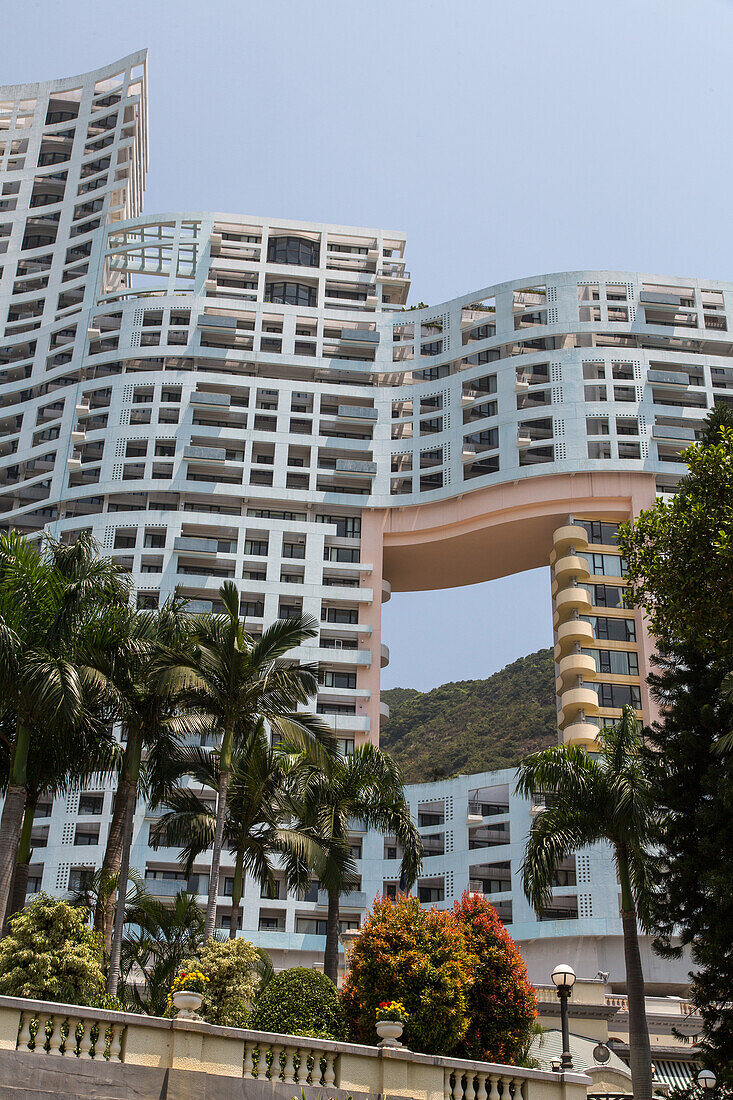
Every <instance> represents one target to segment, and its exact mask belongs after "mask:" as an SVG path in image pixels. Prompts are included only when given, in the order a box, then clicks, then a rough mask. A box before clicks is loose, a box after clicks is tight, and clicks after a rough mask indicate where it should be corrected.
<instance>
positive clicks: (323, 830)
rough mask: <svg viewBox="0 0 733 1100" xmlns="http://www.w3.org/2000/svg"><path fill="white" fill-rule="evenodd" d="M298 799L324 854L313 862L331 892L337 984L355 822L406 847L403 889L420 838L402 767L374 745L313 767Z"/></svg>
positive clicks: (329, 925)
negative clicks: (343, 904) (342, 901)
mask: <svg viewBox="0 0 733 1100" xmlns="http://www.w3.org/2000/svg"><path fill="white" fill-rule="evenodd" d="M294 804H295V805H297V806H298V818H299V823H300V826H301V828H303V829H305V830H306V831H307V832H308V834H309V835H311V836H312V837H313V839H314V840H316V841H317V842H318V845H319V847H320V848H321V850H322V853H323V854H322V856H320V857H316V859H315V860H314V861H313V867H314V871H315V872H316V874H317V875H318V880H319V883H320V885H321V887H322V888H323V889H324V890H325V891H326V892H327V894H328V917H327V920H326V949H325V953H324V957H323V971H324V973H325V974H326V975H327V976H328V977H329V978H331V980H332V981H333V982H334V984H335V983H336V980H337V977H338V937H339V910H340V898H341V895H342V894H347V893H350V892H351V891H352V890H354V889H356V888H357V886H358V884H359V878H358V874H357V867H356V862H355V860H354V857H353V855H352V852H351V846H350V843H349V834H350V832H351V831H352V830H353V827H354V822H358V823H361V824H362V825H363V826H364V827H366V828H367V829H377V830H379V831H380V832H382V833H389V834H392V835H394V836H395V837H396V839H397V842H398V844H399V846H400V847H401V848H402V865H401V884H402V886H403V888H404V889H409V888H410V886H411V885H412V884H413V882H414V881H415V879H416V878H417V876H418V874H419V873H420V867H421V865H422V842H421V840H420V835H419V833H418V831H417V827H416V825H415V823H414V822H413V820H412V818H411V817H410V809H409V806H408V805H407V803H406V802H405V797H404V793H403V790H402V775H401V773H400V769H399V766H398V765H397V764H396V763H395V761H394V760H392V758H391V757H390V756H388V755H387V753H386V752H383V751H382V750H381V749H378V748H376V747H375V746H374V745H363V746H361V747H360V748H358V749H356V750H355V751H354V752H353V753H351V754H350V755H349V756H340V757H338V758H336V759H335V760H332V761H331V763H330V765H329V766H327V767H326V768H313V769H309V770H308V773H307V774H306V776H305V778H304V779H303V780H301V781H300V782H299V783H298V784H297V795H296V801H295V802H294Z"/></svg>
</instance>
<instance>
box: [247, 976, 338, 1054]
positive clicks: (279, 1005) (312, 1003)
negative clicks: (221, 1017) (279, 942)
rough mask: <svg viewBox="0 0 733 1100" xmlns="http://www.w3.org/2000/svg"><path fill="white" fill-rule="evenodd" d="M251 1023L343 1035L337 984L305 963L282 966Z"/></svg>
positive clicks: (286, 1031)
mask: <svg viewBox="0 0 733 1100" xmlns="http://www.w3.org/2000/svg"><path fill="white" fill-rule="evenodd" d="M249 1027H251V1028H252V1030H253V1031H275V1032H277V1033H278V1034H279V1035H307V1036H309V1037H310V1038H313V1039H343V1038H344V1034H345V1030H344V1021H343V1017H342V1015H341V1009H340V1007H339V997H338V993H337V991H336V986H335V985H334V984H333V982H332V981H331V979H330V978H327V977H326V975H325V974H321V973H320V971H318V970H308V969H307V967H305V966H294V967H292V969H290V970H282V971H281V972H280V973H279V974H276V975H275V977H274V978H272V979H271V980H270V981H269V982H268V984H267V985H266V986H265V988H264V989H263V991H262V993H261V994H260V996H259V998H258V1000H257V1004H256V1005H255V1007H254V1011H253V1012H252V1016H251V1018H250V1022H249Z"/></svg>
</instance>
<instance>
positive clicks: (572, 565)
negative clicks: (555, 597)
mask: <svg viewBox="0 0 733 1100" xmlns="http://www.w3.org/2000/svg"><path fill="white" fill-rule="evenodd" d="M554 573H555V580H556V582H557V586H558V588H567V586H568V584H569V583H570V582H571V581H572V580H584V581H585V580H588V578H589V576H590V566H589V565H588V562H587V561H586V559H585V558H581V557H578V556H577V555H574V554H568V555H566V556H565V557H564V558H559V559H558V560H557V561H556V562H555V566H554Z"/></svg>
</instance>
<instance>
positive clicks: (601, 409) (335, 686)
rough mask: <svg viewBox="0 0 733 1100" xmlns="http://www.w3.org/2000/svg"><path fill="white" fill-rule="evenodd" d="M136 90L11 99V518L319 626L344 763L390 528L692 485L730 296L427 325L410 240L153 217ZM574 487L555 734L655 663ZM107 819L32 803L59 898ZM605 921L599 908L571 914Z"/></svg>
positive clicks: (503, 877) (280, 923)
mask: <svg viewBox="0 0 733 1100" xmlns="http://www.w3.org/2000/svg"><path fill="white" fill-rule="evenodd" d="M145 78H146V60H145V54H144V53H140V54H134V55H132V56H130V57H128V58H126V59H124V60H123V61H121V62H119V63H117V64H116V65H112V66H109V67H107V68H106V69H101V70H98V71H96V72H94V73H90V74H87V75H85V76H82V77H78V78H70V79H68V80H62V81H57V82H53V83H49V84H42V85H24V86H20V87H14V88H0V526H2V527H3V528H6V529H7V528H9V527H18V528H21V529H23V530H26V531H27V532H29V533H33V532H40V531H43V530H46V531H49V532H51V533H52V534H53V535H55V536H57V537H60V538H62V539H66V540H72V539H73V538H75V537H76V536H77V535H78V533H79V532H80V531H82V530H89V531H91V532H92V533H93V534H94V535H95V537H96V538H97V539H98V541H99V543H100V545H101V547H102V548H103V550H104V552H105V553H109V554H111V555H113V556H114V557H115V558H117V559H118V560H119V561H120V562H121V563H122V564H123V565H124V566H125V567H126V568H127V569H129V571H130V573H131V575H132V577H133V580H134V585H135V589H136V593H137V600H138V603H139V604H140V606H145V607H155V606H158V605H159V604H160V603H161V602H162V601H163V600H164V599H165V598H166V596H168V595H169V594H171V593H172V592H173V590H174V588H175V587H176V586H178V587H179V588H180V589H181V590H182V592H183V594H184V595H186V596H187V597H188V598H189V599H190V600H191V602H192V603H191V606H192V607H193V609H194V610H216V609H217V607H218V603H217V589H218V587H219V586H220V584H221V582H222V580H223V579H225V578H231V579H232V580H234V581H235V582H236V584H237V586H238V588H239V590H240V596H241V611H242V614H243V615H245V617H246V619H247V623H248V626H249V628H250V629H251V630H252V631H253V632H254V633H257V632H258V631H260V630H261V629H262V627H263V625H264V624H265V623H266V622H268V621H271V620H272V619H273V618H275V617H276V616H278V615H287V614H291V613H293V612H296V611H298V612H300V611H302V612H303V613H305V614H308V615H311V616H313V617H314V618H315V619H316V620H317V621H318V622H319V623H320V631H319V636H318V637H317V638H316V639H314V640H313V643H312V644H311V645H308V646H305V647H303V650H302V652H301V653H299V654H298V656H300V657H302V658H304V659H308V660H314V661H317V662H318V665H319V669H320V674H319V679H320V685H319V692H318V698H317V703H316V706H317V709H318V712H319V713H320V714H321V715H323V716H324V717H325V718H326V720H327V721H328V722H329V723H331V724H332V725H333V727H334V729H335V731H336V734H337V736H338V737H339V739H340V741H341V744H342V748H343V750H344V751H349V750H350V749H351V748H352V747H353V746H354V745H355V744H359V743H360V742H363V741H364V740H367V739H369V740H372V741H376V740H377V739H378V735H379V720H380V716H383V714H384V713H385V711H386V708H383V707H382V706H381V705H380V701H379V673H380V669H381V668H382V667H384V665H385V664H386V663H387V662H388V660H389V654H388V651H387V648H386V646H385V645H384V644H383V643H382V641H381V603H382V602H383V601H384V600H385V599H387V598H389V594H390V580H389V576H387V575H386V573H387V572H388V571H387V570H385V568H384V562H383V552H382V544H381V535H380V531H381V527H380V524H382V523H383V520H384V517H385V516H388V515H389V514H391V513H393V512H395V513H396V512H397V511H400V512H402V511H405V510H409V509H410V508H411V507H420V506H423V505H431V504H440V503H441V502H453V501H461V500H463V499H464V498H465V497H466V496H467V495H469V494H472V493H474V492H475V491H479V490H485V489H489V488H491V487H494V486H507V487H509V486H516V485H521V484H525V483H528V482H529V481H530V479H536V485H537V486H538V490H539V487H540V486H541V485H542V484H543V482H542V479H544V478H548V477H549V476H551V475H568V478H571V477H573V476H575V475H577V474H593V473H595V472H599V473H604V472H613V473H617V474H621V475H624V474H628V475H629V476H631V475H643V476H645V477H647V478H648V479H650V482H651V484H652V485H653V487H655V488H656V490H657V491H659V492H662V493H666V492H672V491H674V488H675V485H676V483H677V481H678V480H679V477H680V476H681V474H682V473H683V471H684V464H683V462H682V460H681V457H680V453H681V451H682V450H683V449H684V447H685V446H687V445H688V444H689V443H690V442H692V441H694V439H695V438H696V437H697V435H698V434H699V432H700V428H701V425H702V421H703V418H704V416H705V414H706V412H707V410H708V408H710V407H711V406H712V404H713V403H714V402H716V401H717V402H724V401H730V400H731V389H732V388H733V341H732V340H731V338H730V335H729V326H728V322H727V318H728V316H729V313H730V311H731V309H733V284H729V283H721V282H716V281H713V280H686V279H677V278H667V277H665V278H663V279H662V278H658V277H655V276H645V275H639V274H632V273H622V272H566V273H562V274H554V275H546V276H541V277H537V278H534V279H531V280H528V281H526V280H525V281H518V280H517V281H513V282H508V283H503V284H499V285H496V286H492V287H486V288H483V289H481V290H478V291H475V292H473V293H471V294H468V295H463V296H462V297H459V298H456V299H454V300H452V301H450V302H446V303H443V304H440V305H438V306H434V307H425V308H421V309H407V308H406V302H407V297H408V291H409V287H410V273H409V272H408V271H407V270H406V268H405V258H404V254H405V240H404V237H403V236H402V235H400V234H399V233H394V232H387V231H383V230H379V229H368V228H359V227H349V226H334V225H326V224H317V223H310V222H294V221H283V220H271V219H263V218H255V217H240V216H235V215H222V214H214V213H184V214H168V215H162V216H141V199H142V192H143V185H144V179H145V172H146V168H147V130H146V125H147V124H146V111H147V99H146V85H145ZM568 484H569V482H568ZM570 496H571V494H569V495H568V503H567V504H566V505H565V506H564V509H561V510H560V511H561V513H562V514H558V516H557V527H556V533H555V538H554V540H550V541H549V542H548V544H547V546H545V547H540V548H539V552H540V555H544V560H545V561H546V560H547V557H548V556H549V557H550V562H551V566H552V570H553V600H554V612H555V630H556V634H555V641H556V661H557V675H558V683H557V690H558V720H559V727H560V729H561V730H562V731H563V736H564V737H565V739H566V740H575V741H578V742H582V743H592V740H593V736H594V733H593V731H594V729H595V728H597V725H598V723H599V722H602V721H603V720H605V719H607V718H608V717H613V716H614V715H616V714H618V713H619V710H620V706H621V705H622V703H623V702H626V701H630V702H632V703H633V704H634V705H635V706H637V707H638V709H640V710H641V711H642V712H643V711H644V700H643V698H642V696H641V695H640V685H642V683H643V675H644V669H643V667H640V664H641V665H642V666H643V660H644V658H643V655H640V651H639V647H638V644H637V636H636V631H637V630H640V629H641V627H640V624H639V623H638V621H637V620H636V618H635V617H634V616H633V615H632V614H631V613H629V612H626V611H625V610H624V609H623V606H622V603H621V602H619V600H620V593H621V589H622V586H623V580H622V573H623V563H622V561H621V559H620V555H619V553H618V551H617V549H616V548H615V545H614V540H613V531H612V530H611V526H612V525H611V524H610V523H609V522H607V518H605V517H604V514H603V513H602V512H599V513H598V514H595V513H583V514H582V515H577V516H576V515H574V514H573V510H572V506H571V503H570ZM594 524H595V525H596V526H597V527H598V531H596V528H595V527H594ZM609 624H610V625H609ZM624 624H626V625H624ZM628 624H631V626H629V625H628ZM624 632H625V633H624ZM622 634H623V635H624V636H623V637H622ZM622 689H623V690H622ZM92 795H94V797H95V798H96V801H94V802H93V805H94V806H95V807H96V809H95V810H94V812H92V811H91V810H90V809H89V806H90V805H92V802H89V801H87V802H84V801H83V799H84V797H85V796H89V798H91V796H92ZM461 797H463V796H461ZM100 800H101V802H100ZM418 801H419V799H418ZM110 802H111V799H110V792H109V791H106V792H103V791H97V792H83V794H82V801H81V802H80V801H79V800H77V801H76V802H75V801H74V799H70V800H69V801H68V802H67V803H66V804H65V805H64V806H53V807H49V811H48V821H44V818H43V815H42V814H39V821H38V826H37V830H36V841H37V843H36V848H37V852H38V854H39V855H40V849H41V848H42V847H43V844H42V843H41V841H42V840H43V838H44V835H45V841H46V847H47V854H48V858H47V859H46V860H45V867H44V869H43V870H42V871H38V873H37V874H36V875H32V878H31V888H36V889H37V888H38V887H39V886H40V885H41V884H42V885H43V886H44V887H45V888H52V889H59V890H65V889H67V888H68V887H69V885H70V884H71V885H73V884H74V882H75V881H76V880H77V879H79V878H80V877H83V868H84V867H85V866H93V865H95V864H97V863H98V862H99V860H100V858H101V853H102V850H103V844H104V841H105V838H106V827H107V822H108V820H109V812H110V808H111V805H110ZM82 805H83V806H84V807H86V808H84V809H82V808H81V807H82ZM416 812H417V813H418V815H419V813H420V811H419V806H418V805H417V802H416ZM426 813H427V811H425V812H424V813H423V817H424V816H425V814H426ZM501 825H502V822H501V821H498V820H497V821H496V822H490V823H487V825H486V828H487V829H488V831H489V833H491V832H492V831H494V832H495V831H496V829H498V830H499V832H501V828H500V826H501ZM148 826H149V821H148V818H147V815H146V811H145V809H144V807H142V808H141V809H140V811H139V814H138V822H137V826H136V842H135V851H134V853H133V862H135V863H136V865H137V866H139V867H141V868H145V869H146V871H147V872H148V877H149V878H150V879H151V881H158V879H157V878H156V876H157V875H158V873H159V872H160V876H161V877H160V882H164V881H165V882H167V883H174V882H179V884H180V880H178V879H175V878H173V877H171V876H173V875H174V874H177V871H176V862H175V853H174V852H172V851H171V852H169V853H166V852H165V851H164V850H159V851H158V852H157V853H154V852H152V850H150V849H149V848H148V847H147V832H148ZM495 826H496V828H495ZM481 827H482V828H483V826H481ZM49 828H50V832H49ZM44 830H45V834H44ZM467 842H468V841H467V838H466V843H467ZM356 843H357V840H355V844H356ZM442 843H443V848H444V851H443V854H442V856H441V858H443V859H444V860H449V857H451V858H452V851H457V850H458V847H460V844H462V843H463V841H460V842H459V839H458V837H457V835H455V834H454V833H453V832H451V830H450V829H447V830H445V835H444V839H443V842H442ZM359 844H361V841H359ZM373 844H377V849H375V851H376V854H374V855H370V856H369V861H370V862H369V867H368V868H367V867H366V864H365V865H364V866H365V870H364V875H363V881H364V883H365V887H364V890H363V892H362V895H359V896H358V897H352V899H351V910H353V911H355V913H356V915H354V912H352V914H351V917H350V918H349V917H348V910H347V918H345V919H356V920H358V919H359V913H360V912H362V911H363V909H364V907H365V906H366V904H367V899H368V898H370V897H371V896H373V893H372V892H371V891H372V890H374V892H376V889H377V888H378V889H380V890H381V889H382V887H383V886H384V885H385V884H386V883H388V882H389V881H390V875H389V874H388V873H387V871H388V870H389V868H388V866H387V864H388V863H389V860H387V858H386V856H385V854H384V852H383V851H381V847H382V841H381V839H380V840H379V842H378V843H377V841H376V840H375V839H374V838H365V840H364V845H365V847H364V855H363V857H362V858H363V859H364V860H366V859H367V857H366V851H367V847H368V846H369V845H373ZM492 844H493V841H492ZM80 846H84V847H85V853H84V855H85V856H87V857H88V858H86V859H84V860H80V859H79V858H72V857H71V853H70V848H72V847H73V848H78V847H80ZM469 847H470V845H469ZM67 853H68V854H67ZM75 854H77V853H75ZM430 858H433V857H432V856H431V857H430ZM436 858H437V857H436ZM428 862H429V861H428ZM509 862H511V861H509ZM484 864H486V866H484ZM505 864H507V860H506V859H497V860H494V859H493V857H492V858H491V859H489V860H488V861H483V862H477V863H476V864H475V866H474V864H470V865H467V866H466V867H463V865H462V864H461V865H460V867H459V866H458V864H454V865H452V866H451V867H448V865H447V864H446V867H445V870H444V873H443V876H442V885H441V884H440V882H437V883H436V884H432V883H431V882H428V881H425V882H422V883H421V885H420V886H419V889H420V890H422V891H423V895H422V896H424V899H425V900H426V901H429V900H433V898H434V900H436V901H440V900H448V899H449V898H450V897H452V896H453V895H455V894H460V893H461V892H462V890H463V889H464V888H465V886H466V884H467V882H475V883H479V882H481V883H489V884H491V885H490V888H489V889H488V890H484V891H483V892H488V893H491V894H492V895H493V894H499V895H501V894H506V893H507V891H505V890H502V889H499V888H498V886H497V883H498V884H506V883H508V882H509V881H510V877H511V873H513V872H508V871H507V867H506V866H505ZM39 866H40V863H39ZM487 868H488V869H487ZM197 874H198V875H203V876H205V874H206V871H205V866H204V865H202V867H201V869H200V870H199V871H198V872H197ZM228 875H231V871H230V870H227V868H226V867H225V868H224V869H223V872H222V883H221V890H222V907H221V913H220V923H221V922H225V921H226V919H227V907H226V902H225V898H226V889H227V876H228ZM508 875H509V877H507V876H508ZM435 877H436V879H440V877H441V876H440V875H437V876H435ZM197 881H198V880H197ZM367 883H368V884H369V885H368V887H367V886H366V884H367ZM161 888H162V887H161ZM165 889H172V887H169V886H166V887H165ZM482 890H483V887H482ZM441 891H442V895H441ZM509 892H511V891H509ZM247 897H252V898H255V900H254V901H253V902H252V908H251V911H250V909H249V908H248V906H249V902H245V923H246V927H247V928H248V929H250V928H252V927H254V928H255V929H257V930H260V931H262V932H263V933H266V932H273V933H274V932H278V933H279V932H286V931H287V932H288V933H289V934H290V933H292V934H293V935H295V934H296V933H297V934H301V933H302V934H303V935H310V934H314V935H315V934H319V931H318V930H319V925H318V923H317V922H318V921H319V920H320V919H321V915H319V913H320V912H321V910H320V909H319V905H320V902H319V898H318V891H317V890H316V891H315V895H314V897H313V898H312V899H310V900H307V899H281V900H282V903H283V904H282V905H281V906H280V907H278V905H277V904H276V901H277V899H266V900H268V906H263V905H260V899H259V898H258V897H257V894H256V891H255V888H254V886H253V884H249V887H248V892H247ZM357 901H358V903H359V904H355V903H356V902H357ZM497 901H498V903H499V904H500V905H504V903H505V902H507V903H508V905H509V908H508V909H507V908H506V906H505V911H506V913H507V915H508V914H509V911H510V909H511V902H510V899H509V898H508V897H503V898H502V897H501V896H499V897H498V898H497ZM303 905H306V906H310V907H311V908H310V909H307V910H306V911H305V915H303V909H302V907H303ZM597 905H598V902H597V901H596V902H594V901H593V899H592V897H591V894H590V893H588V891H580V893H578V894H577V898H576V901H575V903H574V905H573V906H570V905H569V904H568V905H565V907H564V908H565V909H567V910H568V913H569V911H570V910H571V909H573V910H574V914H575V915H574V916H572V917H568V913H566V914H564V916H563V919H571V920H572V921H574V920H576V919H580V918H581V917H583V918H584V919H585V918H588V919H590V918H591V917H592V916H593V914H594V913H595V912H596V911H597ZM321 908H322V907H321ZM322 915H325V914H322ZM593 919H595V917H594V918H593ZM306 920H307V921H310V922H311V924H309V925H308V926H307V927H308V929H309V931H307V932H306V931H305V928H306V925H301V926H299V925H298V921H306ZM268 921H269V922H275V923H270V924H268ZM248 922H254V923H248ZM313 922H315V924H314V923H313ZM299 927H300V932H299V931H298V929H299Z"/></svg>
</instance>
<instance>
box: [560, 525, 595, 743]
mask: <svg viewBox="0 0 733 1100" xmlns="http://www.w3.org/2000/svg"><path fill="white" fill-rule="evenodd" d="M552 542H553V547H552V552H551V554H550V566H551V569H552V603H553V607H552V611H553V616H552V621H553V626H554V629H555V653H554V656H555V676H556V680H555V690H556V692H557V696H558V704H559V705H558V728H559V737H560V742H561V743H565V744H585V745H588V746H591V745H593V743H594V742H595V737H596V731H597V727H596V726H595V725H594V724H593V723H591V722H588V721H586V719H587V717H588V716H589V715H595V714H597V713H598V698H597V696H596V694H595V692H594V691H593V689H592V688H589V687H586V686H584V677H587V678H589V679H592V678H593V677H594V675H595V662H594V660H593V658H592V657H588V656H587V655H585V654H583V653H582V647H583V643H584V642H585V643H588V642H591V641H593V629H592V626H591V624H590V623H588V622H585V621H584V620H583V619H581V615H582V614H588V612H589V611H590V610H591V601H590V597H589V595H588V593H587V591H586V590H585V588H582V587H581V584H582V582H584V581H587V580H588V578H589V576H590V569H589V565H588V560H587V558H585V557H584V556H583V552H585V551H587V549H588V536H587V534H586V532H585V530H584V529H583V528H582V527H581V526H579V525H578V524H575V523H573V522H572V517H570V522H568V523H567V524H563V526H562V527H558V528H557V530H556V531H555V532H554V534H553V538H552Z"/></svg>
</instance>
